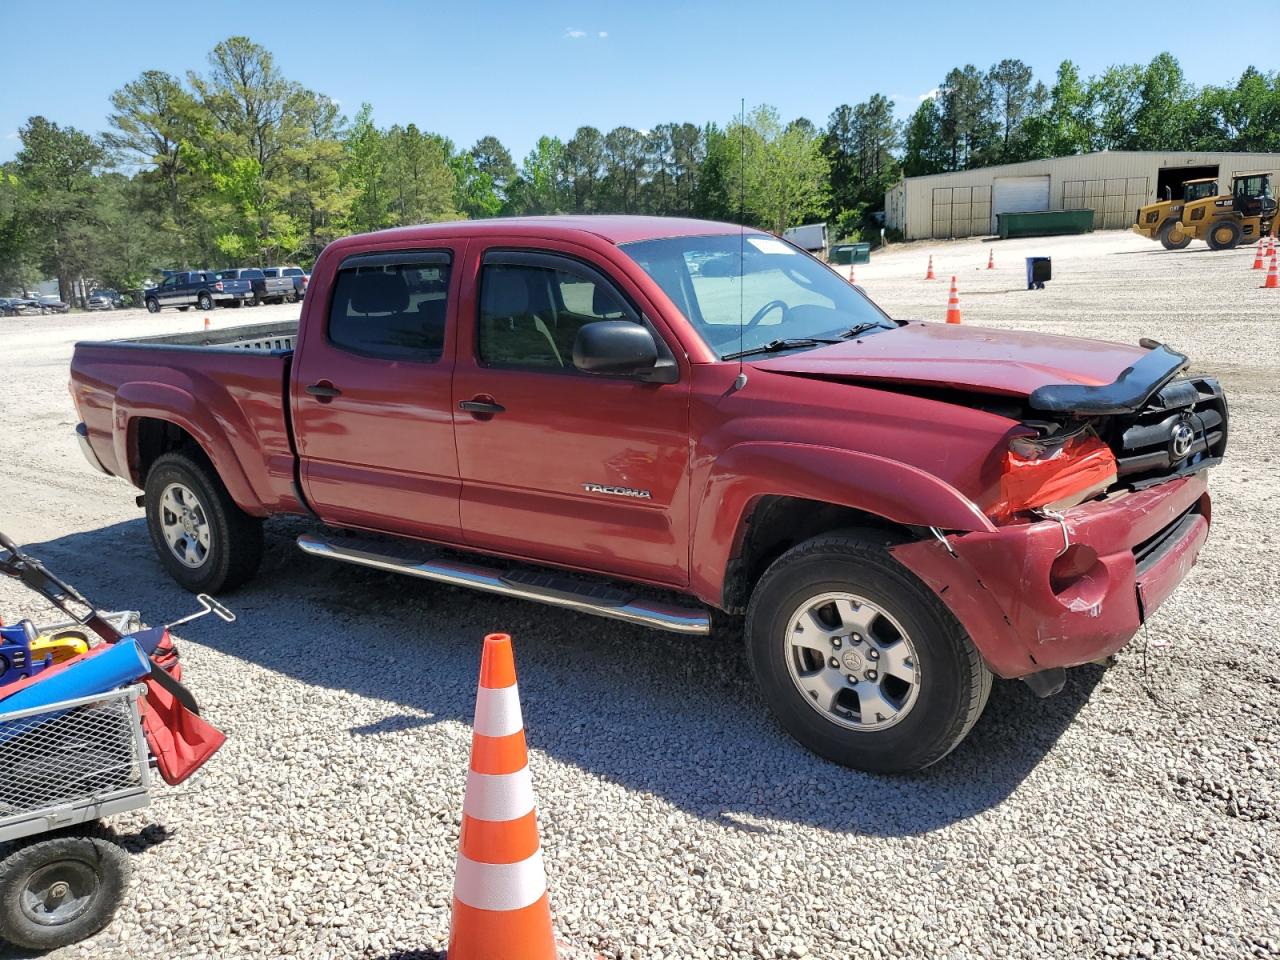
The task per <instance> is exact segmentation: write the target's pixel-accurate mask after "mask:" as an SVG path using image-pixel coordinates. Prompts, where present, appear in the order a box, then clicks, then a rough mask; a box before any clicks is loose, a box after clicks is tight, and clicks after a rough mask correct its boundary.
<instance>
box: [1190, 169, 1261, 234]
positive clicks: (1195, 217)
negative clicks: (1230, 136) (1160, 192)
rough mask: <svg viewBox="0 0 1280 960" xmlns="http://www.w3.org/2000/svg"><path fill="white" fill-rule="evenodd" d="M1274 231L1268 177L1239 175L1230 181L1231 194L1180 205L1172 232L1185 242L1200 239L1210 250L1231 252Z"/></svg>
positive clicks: (1250, 174)
mask: <svg viewBox="0 0 1280 960" xmlns="http://www.w3.org/2000/svg"><path fill="white" fill-rule="evenodd" d="M1275 229H1276V198H1275V195H1274V194H1273V193H1272V190H1271V174H1270V173H1238V174H1236V175H1235V176H1234V177H1232V178H1231V193H1230V194H1228V195H1226V196H1222V197H1205V198H1203V199H1200V200H1196V201H1194V202H1191V203H1185V204H1183V207H1182V213H1181V215H1180V216H1179V218H1178V223H1177V224H1176V225H1175V227H1174V228H1173V231H1172V232H1173V233H1176V234H1177V236H1178V237H1179V238H1181V237H1186V238H1187V242H1190V241H1191V240H1203V241H1204V242H1205V243H1207V244H1208V245H1209V249H1210V250H1231V249H1233V248H1234V247H1237V246H1239V245H1240V244H1242V243H1253V242H1255V241H1257V240H1258V239H1259V238H1261V237H1266V236H1271V235H1273V232H1274V231H1275ZM1183 246H1186V243H1184V244H1183Z"/></svg>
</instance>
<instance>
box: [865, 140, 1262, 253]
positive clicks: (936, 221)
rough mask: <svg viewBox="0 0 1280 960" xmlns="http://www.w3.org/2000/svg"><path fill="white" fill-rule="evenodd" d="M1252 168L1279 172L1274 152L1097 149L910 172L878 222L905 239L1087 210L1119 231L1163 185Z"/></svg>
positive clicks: (1224, 178) (991, 229)
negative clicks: (1002, 217)
mask: <svg viewBox="0 0 1280 960" xmlns="http://www.w3.org/2000/svg"><path fill="white" fill-rule="evenodd" d="M1253 170H1265V171H1270V172H1272V173H1280V154H1277V153H1190V152H1177V151H1174V152H1170V153H1158V152H1155V151H1141V152H1139V151H1132V152H1131V151H1117V152H1111V151H1108V150H1104V151H1102V152H1101V153H1085V154H1080V155H1078V156H1073V157H1053V158H1052V159H1049V160H1027V161H1025V162H1023V163H1006V164H1002V165H1001V166H998V167H983V168H981V169H978V170H960V171H957V172H955V173H938V174H933V175H932V176H927V177H909V178H907V179H905V180H900V181H899V182H898V183H897V184H896V185H895V186H894V187H893V188H892V189H891V190H889V191H888V192H887V193H886V194H885V195H884V211H885V225H886V226H888V227H893V228H897V229H898V230H901V231H902V235H903V237H904V238H905V239H907V240H922V239H925V238H927V237H936V238H949V237H971V236H985V235H988V234H993V233H995V232H996V214H999V213H1026V212H1030V211H1037V210H1084V209H1091V210H1093V226H1094V229H1095V230H1103V229H1123V228H1127V227H1130V226H1132V225H1133V222H1134V217H1135V216H1136V214H1137V210H1138V207H1140V206H1142V205H1143V204H1146V203H1150V202H1151V201H1152V200H1154V199H1155V198H1156V197H1157V196H1160V197H1163V196H1164V195H1165V193H1164V190H1165V187H1166V186H1167V187H1169V188H1170V190H1172V192H1173V196H1174V197H1175V198H1180V197H1181V189H1182V182H1183V181H1184V180H1198V179H1200V178H1202V177H1217V178H1218V184H1219V189H1220V190H1221V191H1223V192H1228V191H1230V189H1231V186H1230V184H1231V176H1232V174H1234V173H1243V172H1245V171H1253Z"/></svg>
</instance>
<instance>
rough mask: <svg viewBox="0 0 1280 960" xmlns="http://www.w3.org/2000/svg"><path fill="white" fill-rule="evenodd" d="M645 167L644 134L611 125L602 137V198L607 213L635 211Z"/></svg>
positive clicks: (603, 208)
mask: <svg viewBox="0 0 1280 960" xmlns="http://www.w3.org/2000/svg"><path fill="white" fill-rule="evenodd" d="M644 169H645V155H644V135H643V134H642V133H641V132H640V131H639V130H636V129H634V128H633V127H625V126H624V127H614V128H613V129H612V130H610V131H609V132H608V133H607V134H605V138H604V197H605V199H604V201H603V204H602V206H601V209H602V210H607V211H608V212H610V213H636V212H637V210H638V207H639V203H640V185H641V183H642V182H643V178H644Z"/></svg>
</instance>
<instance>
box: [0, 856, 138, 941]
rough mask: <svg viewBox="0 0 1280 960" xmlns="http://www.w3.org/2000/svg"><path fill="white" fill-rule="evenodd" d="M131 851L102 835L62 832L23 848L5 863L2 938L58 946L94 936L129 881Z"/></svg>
mask: <svg viewBox="0 0 1280 960" xmlns="http://www.w3.org/2000/svg"><path fill="white" fill-rule="evenodd" d="M130 873H131V869H130V865H129V855H128V854H127V853H125V852H124V850H122V849H121V848H120V847H119V846H117V845H116V844H115V843H112V842H111V841H110V840H107V839H104V838H102V837H97V836H58V837H51V838H49V839H47V840H38V841H36V842H34V843H29V844H26V845H25V846H21V847H18V848H17V849H16V850H14V851H13V852H11V853H10V854H9V856H7V857H5V859H4V860H3V862H0V938H3V939H5V940H8V941H9V942H10V943H12V944H14V945H15V946H18V947H22V948H24V949H27V950H54V949H56V948H58V947H64V946H66V945H67V944H69V943H76V942H77V941H79V940H84V939H85V938H86V937H91V936H93V934H95V933H97V932H98V931H99V930H101V929H102V928H103V927H105V926H106V925H107V924H108V923H110V922H111V918H112V917H113V916H114V915H115V912H116V910H117V909H118V908H119V906H120V902H121V900H123V899H124V892H125V889H126V888H127V887H128V886H129V876H130Z"/></svg>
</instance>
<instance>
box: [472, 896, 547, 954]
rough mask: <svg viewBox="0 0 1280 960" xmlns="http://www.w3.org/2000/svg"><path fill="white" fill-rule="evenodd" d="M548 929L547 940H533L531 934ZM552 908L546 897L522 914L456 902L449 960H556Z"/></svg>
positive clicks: (515, 911) (522, 911)
mask: <svg viewBox="0 0 1280 960" xmlns="http://www.w3.org/2000/svg"><path fill="white" fill-rule="evenodd" d="M540 928H541V929H546V930H547V931H548V935H547V938H546V939H544V940H541V941H540V940H538V939H537V938H530V937H529V931H530V930H536V929H540ZM550 930H551V906H550V904H549V903H548V901H547V895H546V894H545V893H544V894H543V895H542V896H541V897H539V898H538V899H537V900H536V901H534V902H533V903H532V904H530V905H529V906H527V907H524V908H522V909H519V910H485V909H482V908H477V907H472V906H469V905H468V904H466V903H463V902H462V901H461V900H459V899H458V898H457V897H454V899H453V935H452V936H451V937H450V941H449V960H553V958H554V957H555V955H556V947H555V941H554V939H550V933H549V931H550Z"/></svg>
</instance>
